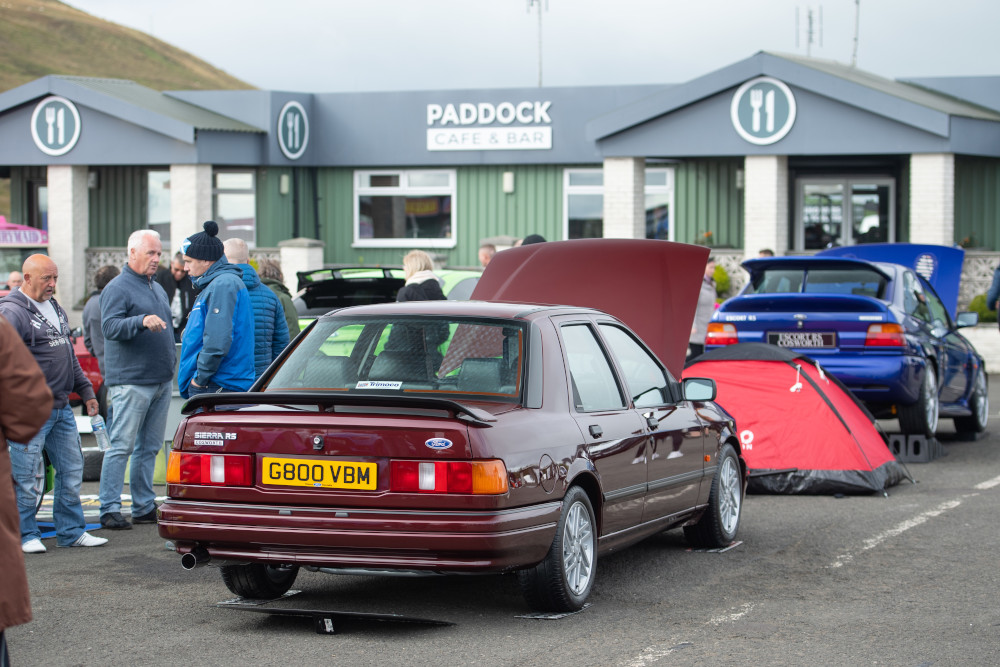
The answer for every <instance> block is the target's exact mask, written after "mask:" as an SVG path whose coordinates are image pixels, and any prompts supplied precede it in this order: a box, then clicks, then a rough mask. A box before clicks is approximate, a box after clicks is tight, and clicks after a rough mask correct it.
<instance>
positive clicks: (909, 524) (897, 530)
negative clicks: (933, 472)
mask: <svg viewBox="0 0 1000 667" xmlns="http://www.w3.org/2000/svg"><path fill="white" fill-rule="evenodd" d="M961 504H962V501H961V500H949V501H947V502H943V503H941V504H940V505H938V506H937V507H936V508H934V509H932V510H927V511H926V512H924V513H923V514H918V515H917V516H915V517H913V518H912V519H907V520H906V521H904V522H902V523H900V524H898V525H897V526H894V527H893V528H890V529H889V530H887V531H885V532H882V533H879V534H878V535H876V536H875V537H869V538H868V539H867V540H865V541H864V542H863V543H862V545H861V550H860V551H861V552H864V551H868V550H869V549H874V548H875V547H877V546H878V545H880V544H882V543H883V542H885V541H886V540H888V539H889V538H891V537H896V536H897V535H902V534H903V533H905V532H906V531H908V530H909V529H911V528H916V527H917V526H919V525H921V524H923V523H926V522H927V521H928V520H929V519H933V518H934V517H936V516H940V515H941V514H944V513H945V512H947V511H948V510H951V509H955V508H956V507H958V506H959V505H961ZM859 553H860V552H859ZM852 560H854V554H853V553H851V552H849V551H848V552H847V553H845V554H841V555H840V556H838V557H837V560H835V561H833V563H832V564H831V565H830V567H832V568H837V567H842V566H844V565H845V564H847V563H849V562H851V561H852Z"/></svg>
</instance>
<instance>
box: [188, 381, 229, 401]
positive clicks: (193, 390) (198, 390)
mask: <svg viewBox="0 0 1000 667" xmlns="http://www.w3.org/2000/svg"><path fill="white" fill-rule="evenodd" d="M220 391H222V387H220V386H219V385H217V384H213V383H211V382H209V383H208V385H207V386H205V387H196V386H194V385H193V384H192V385H188V395H187V396H186V397H185V398H193V397H194V396H200V395H201V394H218V393H219V392H220Z"/></svg>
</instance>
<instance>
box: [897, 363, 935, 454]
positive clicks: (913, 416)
mask: <svg viewBox="0 0 1000 667" xmlns="http://www.w3.org/2000/svg"><path fill="white" fill-rule="evenodd" d="M937 425H938V386H937V373H936V372H935V371H934V364H932V363H931V362H930V361H928V362H927V366H926V370H925V372H924V381H923V383H921V385H920V397H919V398H918V399H917V402H916V403H914V404H912V405H901V406H899V430H900V431H902V432H903V433H905V434H907V435H923V436H927V437H928V438H933V437H934V434H935V433H936V432H937Z"/></svg>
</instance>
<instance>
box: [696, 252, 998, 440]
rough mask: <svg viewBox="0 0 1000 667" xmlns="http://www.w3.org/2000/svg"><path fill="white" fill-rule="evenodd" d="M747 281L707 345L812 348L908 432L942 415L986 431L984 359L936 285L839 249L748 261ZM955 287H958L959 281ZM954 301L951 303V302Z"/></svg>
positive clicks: (969, 317)
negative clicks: (822, 253) (824, 253)
mask: <svg viewBox="0 0 1000 667" xmlns="http://www.w3.org/2000/svg"><path fill="white" fill-rule="evenodd" d="M743 267H744V268H745V269H746V270H747V271H748V272H749V273H750V278H749V280H748V282H747V284H746V286H745V287H744V288H743V290H742V291H741V292H740V293H739V294H738V295H737V296H735V297H733V298H731V299H729V300H727V301H726V302H724V303H723V304H722V305H721V306H720V307H719V308H718V309H717V311H716V313H715V314H714V316H713V318H712V322H711V323H710V324H709V325H708V335H707V337H706V341H705V343H706V345H705V348H706V350H709V349H713V348H716V347H719V346H722V345H730V344H733V343H743V342H763V343H770V344H773V345H779V346H781V347H787V348H791V349H793V350H795V351H797V352H802V353H805V354H808V355H809V356H810V357H811V358H813V359H815V360H816V361H817V362H819V363H820V365H821V366H822V368H823V369H824V370H825V371H827V372H829V373H832V374H833V375H835V376H836V377H837V378H838V379H840V380H841V381H842V382H843V383H844V384H845V385H847V387H848V388H849V389H850V390H851V391H852V392H853V393H854V394H855V396H857V397H858V398H859V399H860V400H861V401H863V402H864V403H865V405H866V406H867V407H868V408H869V409H870V410H871V411H872V412H873V413H874V414H875V416H876V417H881V418H893V417H896V418H898V419H899V426H900V429H901V430H902V431H903V432H904V433H911V434H923V435H927V436H932V435H934V433H935V431H936V429H937V426H938V419H939V417H946V418H952V419H953V420H954V423H955V428H956V430H958V431H959V432H961V433H979V432H981V431H983V430H985V429H986V419H987V416H988V414H989V397H988V393H987V381H988V378H987V375H986V370H985V368H984V365H983V359H982V357H981V356H980V355H979V354H978V353H977V352H976V350H975V348H974V347H973V345H972V344H971V343H970V342H969V341H968V340H967V339H966V338H965V337H964V336H962V334H961V333H960V332H959V329H961V328H962V327H967V326H973V325H975V324H976V323H977V321H978V316H977V315H976V314H975V313H958V314H957V316H956V317H955V319H954V320H953V319H952V316H951V315H950V313H949V310H948V308H947V307H946V306H945V302H944V301H942V298H941V297H940V296H939V295H938V293H937V292H936V291H935V290H934V287H933V286H932V285H931V283H930V282H928V281H927V280H926V279H925V278H924V277H923V276H921V275H920V274H919V273H918V272H917V271H915V270H913V269H911V268H908V267H906V266H903V265H901V264H895V263H889V262H874V261H867V260H863V259H857V258H849V257H836V256H820V255H817V256H812V257H771V258H758V259H749V260H747V261H745V262H743ZM956 290H957V287H956ZM952 302H954V300H952Z"/></svg>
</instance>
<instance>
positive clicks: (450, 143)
mask: <svg viewBox="0 0 1000 667" xmlns="http://www.w3.org/2000/svg"><path fill="white" fill-rule="evenodd" d="M551 106H552V102H551V101H548V100H546V101H523V102H517V103H514V102H501V103H499V104H492V103H490V102H479V103H478V104H473V103H471V102H462V103H460V104H444V105H442V104H428V105H427V150H429V151H488V150H550V149H551V148H552V127H551V126H550V125H549V124H551V123H552V117H551V116H549V109H550V108H551Z"/></svg>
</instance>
